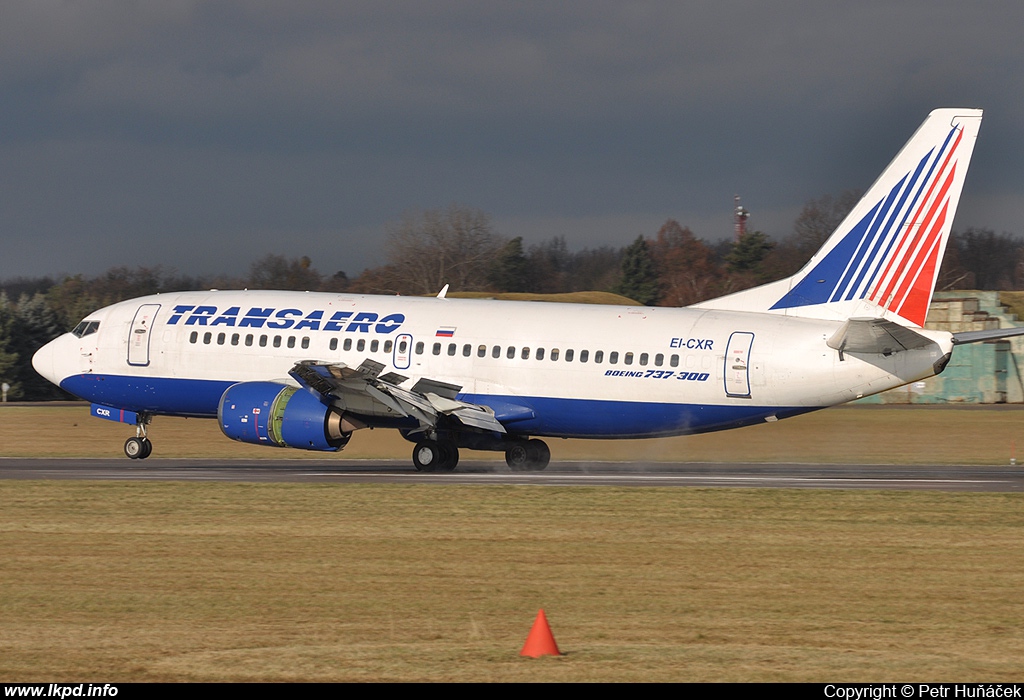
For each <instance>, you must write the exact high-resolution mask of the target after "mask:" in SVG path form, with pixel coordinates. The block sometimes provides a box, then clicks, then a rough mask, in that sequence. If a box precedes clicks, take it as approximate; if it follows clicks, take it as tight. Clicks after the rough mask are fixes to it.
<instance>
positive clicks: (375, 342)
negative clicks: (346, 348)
mask: <svg viewBox="0 0 1024 700" xmlns="http://www.w3.org/2000/svg"><path fill="white" fill-rule="evenodd" d="M379 347H380V341H379V340H371V341H370V352H377V348H379Z"/></svg>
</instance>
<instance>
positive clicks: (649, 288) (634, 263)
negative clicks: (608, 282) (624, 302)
mask: <svg viewBox="0 0 1024 700" xmlns="http://www.w3.org/2000/svg"><path fill="white" fill-rule="evenodd" d="M615 292H617V293H618V294H621V295H622V296H625V297H629V298H630V299H635V300H636V301H638V302H639V303H641V304H643V305H644V306H649V305H651V304H653V303H654V302H656V301H657V300H658V272H657V268H656V267H655V265H654V259H653V258H652V257H651V251H650V249H649V248H648V247H647V241H645V240H644V237H643V236H637V238H636V240H635V241H633V242H632V243H631V244H630V245H629V246H628V247H627V248H626V249H625V250H624V251H623V253H622V281H620V282H619V284H618V287H617V288H616V289H615Z"/></svg>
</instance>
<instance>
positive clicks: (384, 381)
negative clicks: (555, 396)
mask: <svg viewBox="0 0 1024 700" xmlns="http://www.w3.org/2000/svg"><path fill="white" fill-rule="evenodd" d="M383 369H384V365H382V364H381V363H379V362H375V361H373V360H363V362H362V364H360V365H359V366H358V367H354V368H353V367H349V366H348V365H345V364H344V363H336V364H329V363H323V362H317V361H315V360H304V361H302V362H299V363H298V364H296V365H295V366H294V367H293V368H292V369H291V371H290V372H289V373H288V374H290V375H291V376H292V377H294V378H295V380H296V381H297V382H299V383H300V384H302V385H303V386H305V387H308V388H310V389H312V390H313V391H315V392H317V393H318V394H320V395H321V396H322V397H324V398H325V399H326V400H327V402H329V403H332V404H334V405H336V406H338V407H339V408H342V409H343V410H345V411H349V412H351V413H353V414H355V415H358V416H364V417H371V418H372V417H387V418H395V417H410V418H414V419H416V421H417V422H418V423H419V424H420V430H429V429H431V428H434V427H436V426H437V423H438V421H439V420H440V419H441V418H442V417H445V416H447V417H451V418H454V419H456V420H458V421H459V422H460V423H462V424H463V425H465V426H469V427H472V428H479V429H481V430H490V431H494V432H497V433H504V432H505V427H504V426H503V425H502V424H501V423H500V422H498V419H497V418H495V417H494V411H493V410H492V409H491V408H489V407H487V406H479V405H477V404H473V403H468V402H466V401H460V400H459V399H458V398H456V396H457V395H458V393H459V390H460V389H461V388H462V387H460V386H456V385H454V384H447V383H445V382H439V381H436V380H433V379H426V378H423V379H420V380H418V381H417V382H416V383H415V384H414V385H413V386H412V388H410V389H403V388H402V387H401V386H399V385H400V384H402V383H403V382H406V381H408V379H409V378H408V377H405V376H403V375H401V374H398V373H397V372H388V373H387V374H384V375H382V374H381V371H382V370H383Z"/></svg>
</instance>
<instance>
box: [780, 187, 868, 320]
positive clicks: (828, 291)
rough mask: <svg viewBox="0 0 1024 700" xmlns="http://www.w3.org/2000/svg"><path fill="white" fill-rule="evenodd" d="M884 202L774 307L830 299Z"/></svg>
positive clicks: (861, 221) (801, 304)
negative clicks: (848, 262)
mask: <svg viewBox="0 0 1024 700" xmlns="http://www.w3.org/2000/svg"><path fill="white" fill-rule="evenodd" d="M881 204H882V203H881V202H879V203H878V204H876V205H875V206H874V208H872V209H871V211H869V212H868V213H867V214H866V215H865V216H864V218H863V219H861V220H860V221H859V222H858V223H857V225H856V226H854V227H853V229H852V230H851V231H850V232H849V233H848V234H846V236H845V237H844V238H843V240H841V241H840V242H839V243H838V244H837V245H836V247H835V248H833V249H832V250H831V251H830V252H829V254H828V255H826V256H825V258H824V259H823V260H822V261H821V262H820V263H818V264H817V265H815V266H814V269H813V270H811V271H810V272H809V273H807V274H806V275H804V276H803V277H802V278H801V279H800V281H799V282H798V283H797V284H796V286H794V287H793V288H792V289H791V290H789V292H787V293H786V295H785V296H784V297H782V298H781V299H779V300H778V301H777V302H775V304H774V305H773V306H772V309H789V308H792V307H794V306H808V305H811V304H824V303H826V302H828V300H829V297H830V296H831V295H832V292H833V290H834V289H835V285H836V283H837V281H838V280H839V278H840V277H841V276H842V274H843V272H845V271H846V263H847V261H848V260H849V259H850V258H851V257H852V256H853V253H854V251H855V250H856V249H857V244H858V243H859V242H860V240H861V239H862V238H863V237H864V234H865V232H866V231H867V229H868V226H869V225H870V224H871V221H872V220H873V218H874V216H875V214H876V213H877V212H878V208H879V207H880V206H881Z"/></svg>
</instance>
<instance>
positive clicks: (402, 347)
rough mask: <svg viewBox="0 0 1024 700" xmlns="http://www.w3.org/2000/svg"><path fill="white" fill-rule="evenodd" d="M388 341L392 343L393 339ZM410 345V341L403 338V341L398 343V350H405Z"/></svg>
mask: <svg viewBox="0 0 1024 700" xmlns="http://www.w3.org/2000/svg"><path fill="white" fill-rule="evenodd" d="M388 342H389V343H390V342H391V341H390V340H389V341H388ZM408 347H409V343H408V341H405V340H403V341H402V342H401V343H399V344H398V352H405V351H406V349H407V348H408Z"/></svg>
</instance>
